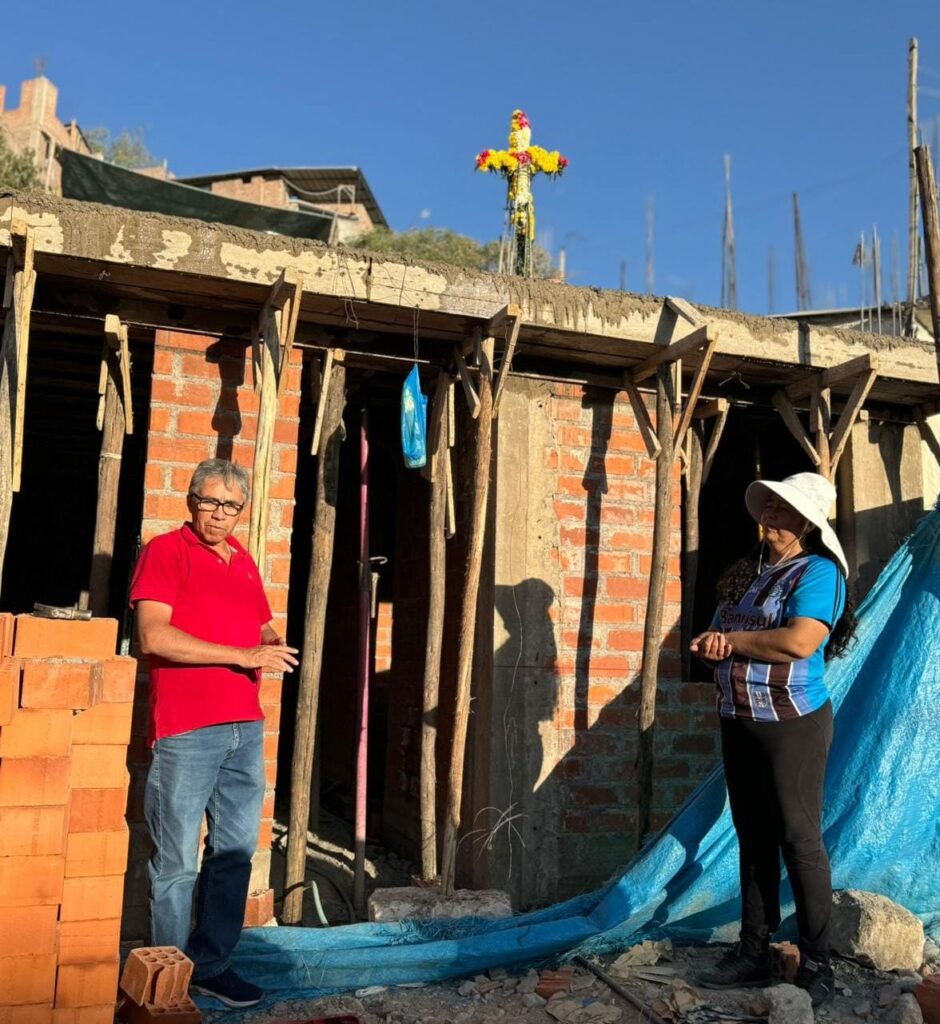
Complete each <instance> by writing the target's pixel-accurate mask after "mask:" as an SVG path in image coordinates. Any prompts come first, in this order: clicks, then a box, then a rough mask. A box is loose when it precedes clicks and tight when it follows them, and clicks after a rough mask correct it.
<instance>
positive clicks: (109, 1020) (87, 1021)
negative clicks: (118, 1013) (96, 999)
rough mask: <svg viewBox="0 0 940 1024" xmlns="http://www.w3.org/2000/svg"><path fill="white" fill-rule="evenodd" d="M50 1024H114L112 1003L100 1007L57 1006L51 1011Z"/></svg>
mask: <svg viewBox="0 0 940 1024" xmlns="http://www.w3.org/2000/svg"><path fill="white" fill-rule="evenodd" d="M52 1024H114V1003H113V1002H110V1003H102V1004H101V1006H74V1007H69V1008H64V1007H61V1006H57V1007H56V1008H55V1009H54V1010H53V1011H52Z"/></svg>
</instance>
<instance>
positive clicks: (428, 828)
mask: <svg viewBox="0 0 940 1024" xmlns="http://www.w3.org/2000/svg"><path fill="white" fill-rule="evenodd" d="M449 382H450V377H449V375H448V374H447V373H446V372H445V371H444V370H441V371H440V372H439V374H438V378H437V386H436V388H435V390H434V398H433V400H432V402H431V417H430V419H431V423H432V426H431V429H430V430H429V431H428V437H429V441H428V455H429V458H428V462H429V463H431V464H432V465H434V467H435V469H434V472H433V474H432V476H431V481H430V483H431V494H430V507H429V512H430V519H429V524H428V526H429V545H428V559H429V570H428V620H427V634H426V641H427V643H426V646H425V652H426V653H425V658H424V685H423V688H422V694H423V698H422V714H421V772H420V811H421V877H422V878H423V879H424V880H425V881H427V882H430V881H432V880H433V879H435V878H436V877H437V719H438V704H439V698H440V682H441V651H442V649H443V643H444V599H445V587H446V579H447V542H446V538H445V532H444V531H445V525H444V518H445V514H446V504H447V494H446V488H447V477H446V472H445V470H444V466H443V459H444V458H446V456H447V438H446V436H445V431H444V430H442V429H441V427H442V424H443V423H444V418H445V416H446V412H447V410H446V405H447V392H448V385H449Z"/></svg>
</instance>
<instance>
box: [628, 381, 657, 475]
mask: <svg viewBox="0 0 940 1024" xmlns="http://www.w3.org/2000/svg"><path fill="white" fill-rule="evenodd" d="M623 386H624V389H625V390H626V392H627V397H628V398H629V399H630V405H631V406H632V407H633V415H634V417H635V418H636V425H637V429H638V430H639V431H640V437H642V438H643V443H644V444H645V445H646V454H647V455H648V456H649V457H650V458H651V459H657V458H659V453H660V451H661V447H660V444H659V438H658V437H657V436H656V430H655V428H654V427H653V421H652V420H651V419H650V413H649V409H647V408H646V402H644V401H643V396H642V395H641V394H640V392H639V390H638V389H637V386H636V384H634V383H633V375H632V374H631V372H630V371H629V370H627V372H626V373H625V374H624V375H623Z"/></svg>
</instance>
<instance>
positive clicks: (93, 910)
mask: <svg viewBox="0 0 940 1024" xmlns="http://www.w3.org/2000/svg"><path fill="white" fill-rule="evenodd" d="M123 896H124V876H123V875H108V876H106V877H103V878H98V877H89V878H66V880H65V883H64V885H63V888H62V909H61V912H60V914H59V920H60V921H95V920H102V921H106V920H107V919H108V918H111V917H120V916H121V900H122V899H123ZM114 983H115V987H117V979H116V978H115V982H114ZM95 1001H96V1002H101V1000H100V999H98V1000H95Z"/></svg>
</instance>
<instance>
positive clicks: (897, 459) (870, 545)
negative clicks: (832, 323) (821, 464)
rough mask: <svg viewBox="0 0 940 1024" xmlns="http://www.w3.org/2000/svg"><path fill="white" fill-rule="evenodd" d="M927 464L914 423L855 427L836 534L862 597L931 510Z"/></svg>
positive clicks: (843, 469)
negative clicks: (926, 498) (923, 516)
mask: <svg viewBox="0 0 940 1024" xmlns="http://www.w3.org/2000/svg"><path fill="white" fill-rule="evenodd" d="M931 458H932V456H931ZM924 466H925V460H924V446H923V444H922V442H921V438H920V434H919V432H918V429H917V427H916V425H914V424H907V425H903V424H898V423H886V422H880V421H876V420H871V419H867V418H863V419H860V420H859V422H857V423H856V424H855V426H854V427H853V428H852V434H851V438H850V440H849V443H848V446H847V447H846V450H845V454H844V455H843V458H842V461H841V462H840V464H839V470H838V477H837V481H836V483H837V485H838V490H839V503H838V521H837V530H838V534H839V539H840V540H841V541H842V545H843V547H844V548H845V553H846V557H847V559H848V562H849V570H850V577H854V578H855V579H856V580H857V593H858V596H859V598H861V597H862V596H863V595H864V594H866V593H867V592H868V590H869V589H870V588H871V586H872V584H873V583H874V582H875V580H876V579H877V578H878V574H879V573H880V572H881V570H882V569H883V568H884V566H885V565H886V564H887V562H888V560H889V559H890V558H891V556H892V555H893V554H894V552H895V551H896V550H897V548H898V546H899V545H900V544H901V542H902V541H903V540H904V538H905V537H906V536H907V535H908V534H909V533H910V532H911V530H912V529H913V528H914V525H915V524H916V522H917V520H918V519H919V518H920V516H921V515H923V512H924V509H925V507H929V506H930V503H929V502H925V490H924V484H925V475H924Z"/></svg>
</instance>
